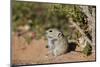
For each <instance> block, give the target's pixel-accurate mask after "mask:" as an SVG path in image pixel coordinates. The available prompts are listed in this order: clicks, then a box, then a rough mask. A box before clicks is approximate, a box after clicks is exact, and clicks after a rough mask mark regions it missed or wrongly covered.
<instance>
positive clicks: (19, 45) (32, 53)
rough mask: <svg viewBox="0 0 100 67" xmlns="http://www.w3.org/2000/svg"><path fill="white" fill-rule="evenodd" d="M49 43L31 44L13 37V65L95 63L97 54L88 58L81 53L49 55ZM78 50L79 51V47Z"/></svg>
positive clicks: (20, 38)
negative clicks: (47, 46)
mask: <svg viewBox="0 0 100 67" xmlns="http://www.w3.org/2000/svg"><path fill="white" fill-rule="evenodd" d="M46 45H47V41H46V40H44V38H41V39H40V40H33V41H32V42H31V43H30V44H27V42H25V40H24V38H22V37H17V36H16V35H15V34H14V35H12V63H13V64H17V65H19V64H21V65H23V64H45V63H60V62H75V61H95V54H94V53H93V54H92V55H90V56H88V57H86V56H85V55H84V54H82V53H79V52H74V51H71V52H69V53H66V54H64V55H61V56H57V57H54V56H52V55H48V48H46ZM77 49H79V48H78V47H77Z"/></svg>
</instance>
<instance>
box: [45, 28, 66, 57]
mask: <svg viewBox="0 0 100 67" xmlns="http://www.w3.org/2000/svg"><path fill="white" fill-rule="evenodd" d="M46 37H47V39H48V48H49V51H50V53H52V54H53V55H54V56H59V55H62V54H64V53H66V52H67V50H68V42H67V39H66V38H65V37H64V35H63V33H62V32H61V31H59V30H58V29H55V28H51V29H48V30H47V31H46Z"/></svg>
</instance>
